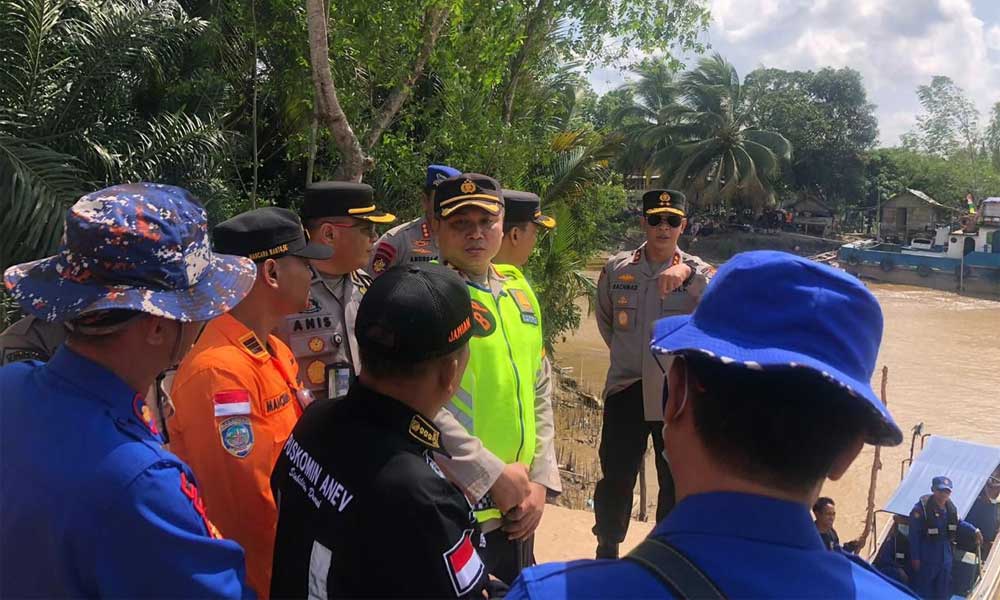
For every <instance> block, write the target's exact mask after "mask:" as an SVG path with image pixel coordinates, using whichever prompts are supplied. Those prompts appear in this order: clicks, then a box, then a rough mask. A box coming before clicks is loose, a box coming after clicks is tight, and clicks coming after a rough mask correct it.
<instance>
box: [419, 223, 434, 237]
mask: <svg viewBox="0 0 1000 600" xmlns="http://www.w3.org/2000/svg"><path fill="white" fill-rule="evenodd" d="M420 233H421V235H423V236H424V239H426V240H429V239H430V238H431V227H430V225H428V224H427V223H426V222H424V223H421V224H420Z"/></svg>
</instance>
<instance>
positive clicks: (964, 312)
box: [554, 234, 1000, 556]
mask: <svg viewBox="0 0 1000 600" xmlns="http://www.w3.org/2000/svg"><path fill="white" fill-rule="evenodd" d="M743 235H746V236H757V235H758V234H741V237H742V236H743ZM706 239H708V238H706ZM749 239H750V240H754V239H755V238H749ZM756 239H757V240H759V239H760V238H756ZM779 239H781V240H783V241H784V242H783V243H787V241H785V240H788V239H789V238H786V237H784V236H781V237H780V238H779ZM744 241H746V240H744ZM792 241H794V240H792ZM732 243H733V242H732V239H731V238H730V240H726V239H725V238H723V237H722V236H720V238H719V242H713V245H712V247H711V248H710V247H709V245H708V244H707V243H705V244H704V245H701V246H698V244H702V240H698V241H697V242H695V244H694V246H696V247H697V248H698V250H697V251H698V252H699V253H701V254H700V255H701V256H703V257H704V258H707V259H710V260H712V261H713V262H716V260H717V258H718V257H720V256H723V255H725V254H726V253H727V252H729V250H730V249H731V244H732ZM761 243H763V242H761ZM823 248H824V245H822V244H820V243H819V242H817V246H816V247H803V246H802V245H799V251H800V253H801V254H803V255H810V254H818V253H819V252H822V251H824V249H823ZM743 249H746V248H743V247H741V248H739V249H736V250H735V251H736V252H738V251H740V250H743ZM817 249H818V251H817ZM692 250H694V248H692ZM733 253H735V252H733ZM591 275H592V276H594V277H595V278H596V276H597V272H596V271H594V272H592V273H591ZM869 288H870V289H871V290H872V292H873V293H874V294H875V296H876V297H877V298H878V299H879V302H880V304H881V305H882V310H883V314H884V318H885V331H884V335H883V343H882V348H881V351H880V354H879V359H878V369H877V370H876V375H875V378H874V379H873V385H874V386H875V387H876V389H878V386H879V383H880V382H879V380H878V379H879V376H880V375H879V374H880V372H881V367H882V366H883V365H887V366H888V367H889V380H888V386H887V388H888V394H887V395H888V402H889V407H890V409H891V410H892V412H893V415H894V416H895V417H896V420H897V422H898V423H899V425H900V427H901V428H902V429H903V430H904V432H907V435H908V432H909V431H910V430H911V429H912V428H913V427H914V426H916V425H917V424H919V423H923V424H924V431H925V432H927V433H932V434H938V435H946V436H950V437H957V438H961V439H966V440H969V441H973V442H980V443H987V444H1000V408H998V405H1000V368H998V365H1000V343H998V342H997V332H1000V303H997V302H993V301H990V300H981V299H975V298H968V297H963V296H959V295H956V294H952V293H948V292H941V291H936V290H931V289H925V288H914V287H908V286H896V285H888V284H875V283H869ZM581 308H582V310H583V313H584V315H585V316H584V318H583V322H582V323H581V327H580V329H579V330H578V331H576V332H575V333H574V334H573V335H571V336H568V337H567V338H566V340H565V341H564V342H562V343H559V344H557V345H556V348H555V353H554V358H555V361H556V363H557V364H558V365H560V367H561V368H562V370H563V372H564V377H565V379H566V380H567V382H568V383H567V384H566V385H564V386H561V390H560V392H559V393H558V394H557V397H556V407H555V412H556V427H557V435H558V440H557V448H558V453H559V463H560V465H561V467H562V468H563V469H564V471H563V480H564V485H565V486H566V488H567V492H566V493H565V494H564V498H561V499H560V501H559V502H560V504H562V505H563V506H567V507H572V508H581V509H592V498H593V495H592V494H593V484H594V483H596V481H597V479H598V478H599V476H600V467H599V464H598V461H597V444H598V443H599V439H600V426H601V409H600V402H599V401H598V400H596V397H598V396H600V393H601V390H602V387H603V384H604V376H605V373H606V371H607V367H608V356H607V348H606V347H605V345H604V342H603V340H602V339H601V337H600V334H599V333H598V331H597V326H596V322H595V320H594V317H593V315H587V312H586V303H585V302H583V303H582V304H581ZM918 448H919V442H918ZM908 453H909V439H908V438H907V441H906V443H904V444H903V445H902V446H898V447H895V448H887V449H884V450H883V452H882V464H883V469H882V470H881V472H880V473H879V480H878V485H877V488H876V503H877V505H878V506H881V505H882V504H884V503H885V502H886V501H887V500H888V497H889V495H890V494H891V493H892V491H893V489H894V488H895V486H896V484H897V483H898V482H899V479H900V464H901V461H902V460H903V459H904V458H906V457H907V456H908ZM873 455H874V448H873V447H871V446H866V447H865V449H864V450H863V451H862V454H861V456H859V458H858V459H857V461H855V463H854V465H853V466H852V467H851V469H850V470H849V471H848V473H847V474H846V476H845V477H844V478H842V479H841V480H840V481H837V482H827V484H826V485H825V487H824V490H823V493H824V494H825V495H830V496H831V497H833V498H834V499H835V501H836V502H837V508H838V519H837V524H836V527H837V530H838V531H839V532H840V537H841V539H843V540H848V539H852V538H854V537H856V536H857V535H859V534H860V533H861V529H862V527H863V522H864V515H865V508H866V501H867V494H868V484H869V477H870V470H871V464H872V458H873ZM647 459H648V460H647V465H646V472H647V473H648V474H649V475H650V477H649V478H648V481H649V490H648V498H652V499H655V497H656V478H655V474H654V470H653V466H652V459H651V453H650V455H648V456H647ZM646 509H647V513H648V514H650V515H651V514H652V513H653V509H654V506H653V503H652V502H648V503H647V506H646ZM639 513H640V507H639V502H638V490H637V496H636V509H635V510H634V511H633V516H634V517H638V516H639ZM883 520H884V518H883ZM883 520H880V521H879V523H880V524H881V523H882V522H883ZM588 523H589V525H588V531H589V527H590V526H592V515H590V520H588ZM590 545H592V544H588V545H587V546H586V548H584V549H583V550H585V552H583V553H582V554H579V555H578V556H586V555H588V553H589V552H591V551H592V548H590Z"/></svg>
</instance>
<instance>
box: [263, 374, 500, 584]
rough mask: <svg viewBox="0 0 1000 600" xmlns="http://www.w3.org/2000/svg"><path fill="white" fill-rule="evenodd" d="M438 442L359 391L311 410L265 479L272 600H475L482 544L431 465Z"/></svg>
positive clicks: (426, 427) (398, 409)
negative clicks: (274, 518) (270, 509)
mask: <svg viewBox="0 0 1000 600" xmlns="http://www.w3.org/2000/svg"><path fill="white" fill-rule="evenodd" d="M440 439H441V436H440V433H439V432H438V430H437V428H435V427H434V424H433V423H432V422H431V421H430V420H429V419H425V418H424V417H422V416H421V415H419V414H418V413H416V412H414V411H413V410H412V409H411V408H409V407H407V406H406V405H404V404H402V403H401V402H398V401H397V400H394V399H392V398H389V397H387V396H383V395H381V394H378V393H376V392H374V391H372V390H371V389H369V388H367V387H365V386H364V385H362V384H361V383H360V382H356V383H355V384H354V385H352V386H351V390H350V392H348V395H347V396H346V397H344V398H343V399H342V400H340V401H339V402H338V401H334V400H320V401H317V402H314V403H313V404H312V405H310V406H309V408H308V409H307V410H306V412H305V414H303V415H302V418H301V419H300V420H299V422H298V424H296V426H295V429H294V430H293V431H292V435H291V437H289V438H288V441H287V442H286V443H285V448H284V451H283V452H282V454H281V456H280V457H279V459H278V463H277V465H275V468H274V473H273V474H272V475H271V489H272V490H273V492H274V498H275V501H276V502H277V504H278V532H277V537H276V540H275V547H274V570H273V575H272V579H271V596H272V597H275V598H288V597H294V598H305V597H306V596H309V597H320V598H325V597H331V598H333V597H338V598H340V597H352V598H353V597H407V598H416V597H435V598H443V597H452V598H454V597H463V598H464V597H468V596H477V597H478V596H480V595H481V590H482V589H483V588H484V587H485V584H486V581H487V574H486V569H485V567H484V564H483V561H482V560H481V558H480V556H479V551H481V550H482V547H483V545H484V544H485V541H484V540H483V538H482V536H481V535H480V532H479V527H478V525H477V524H476V521H475V517H474V516H473V514H472V509H471V507H470V506H469V503H468V501H467V500H466V498H465V496H464V495H463V494H462V492H460V491H459V490H458V488H456V487H455V486H454V485H453V484H451V483H450V482H449V481H448V480H447V479H445V477H444V474H443V473H442V472H441V470H440V469H439V468H438V466H437V464H436V463H435V462H434V459H433V457H432V452H442V453H443V452H444V449H443V448H441V445H440Z"/></svg>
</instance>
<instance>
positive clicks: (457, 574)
mask: <svg viewBox="0 0 1000 600" xmlns="http://www.w3.org/2000/svg"><path fill="white" fill-rule="evenodd" d="M444 562H445V565H447V567H448V575H449V576H450V577H451V584H452V585H453V586H454V587H455V595H456V596H461V595H463V594H466V593H468V592H469V590H471V589H472V587H473V586H474V585H476V582H478V581H479V578H480V577H482V575H483V571H484V570H485V569H486V566H485V565H484V564H483V560H482V559H481V558H479V553H478V552H476V549H475V547H474V546H473V545H472V530H471V529H466V530H465V531H464V532H463V533H462V539H460V540H458V543H456V544H455V545H454V546H452V548H451V550H448V551H447V552H445V553H444Z"/></svg>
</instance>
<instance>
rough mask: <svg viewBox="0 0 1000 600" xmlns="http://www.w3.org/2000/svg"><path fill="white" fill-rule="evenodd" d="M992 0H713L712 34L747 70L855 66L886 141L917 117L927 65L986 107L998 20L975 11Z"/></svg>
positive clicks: (996, 84) (994, 93)
mask: <svg viewBox="0 0 1000 600" xmlns="http://www.w3.org/2000/svg"><path fill="white" fill-rule="evenodd" d="M995 1H996V0H892V1H886V0H713V2H712V14H713V24H712V27H711V30H710V32H709V41H710V42H711V43H712V45H713V47H714V49H716V50H718V51H719V52H721V53H722V54H723V55H724V56H726V57H727V58H729V60H731V61H733V62H734V63H735V64H736V65H737V67H738V69H739V71H740V73H741V74H744V75H745V74H746V73H748V72H749V71H751V70H752V69H754V68H756V67H758V66H771V67H779V68H783V69H819V68H822V67H825V66H831V67H851V68H854V69H857V70H858V71H860V72H861V73H862V75H863V76H864V78H865V84H866V87H867V89H868V94H869V99H870V100H871V101H872V102H874V103H875V104H877V105H878V106H879V110H878V116H879V118H880V129H881V138H882V142H883V143H884V144H889V145H891V144H895V143H897V142H898V138H899V135H900V134H901V133H905V132H906V131H907V130H908V129H909V127H911V126H912V123H913V122H915V117H916V114H917V113H918V112H919V110H920V107H919V105H918V103H917V100H916V94H915V90H916V88H917V86H919V85H923V84H926V83H928V82H929V81H930V78H931V77H933V76H934V75H946V76H948V77H951V78H952V79H953V80H954V81H955V82H956V83H957V84H958V85H959V86H961V87H962V88H963V89H965V91H966V92H967V93H968V95H969V96H970V97H971V98H972V99H973V100H974V101H975V102H976V104H977V105H978V106H979V108H980V110H982V111H983V113H984V117H985V113H986V110H987V108H988V107H989V106H991V105H992V104H993V103H994V102H996V101H997V100H1000V53H998V52H997V51H1000V22H991V23H984V22H983V20H982V19H980V18H979V17H977V15H976V8H979V9H981V10H980V12H981V13H982V12H985V11H986V9H987V3H990V2H995ZM977 3H978V4H979V6H978V7H977V6H976V4H977ZM904 6H905V8H904ZM995 20H996V17H995V16H994V21H995Z"/></svg>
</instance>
